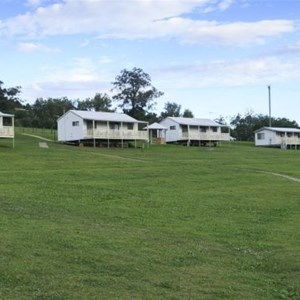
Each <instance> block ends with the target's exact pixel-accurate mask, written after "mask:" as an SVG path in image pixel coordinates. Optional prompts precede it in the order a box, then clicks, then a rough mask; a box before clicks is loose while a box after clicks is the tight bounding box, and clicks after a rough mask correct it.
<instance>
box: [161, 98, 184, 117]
mask: <svg viewBox="0 0 300 300" xmlns="http://www.w3.org/2000/svg"><path fill="white" fill-rule="evenodd" d="M164 109H165V110H164V111H163V112H161V118H162V119H164V118H167V117H180V116H181V113H180V110H181V105H179V104H177V103H175V102H167V103H166V104H165V107H164Z"/></svg>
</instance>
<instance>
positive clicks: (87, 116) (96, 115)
mask: <svg viewBox="0 0 300 300" xmlns="http://www.w3.org/2000/svg"><path fill="white" fill-rule="evenodd" d="M68 112H72V113H74V114H75V115H77V116H79V117H80V118H82V119H84V120H94V121H109V122H127V123H147V122H143V121H138V120H136V119H134V118H132V117H130V116H128V115H126V114H122V113H115V112H103V111H85V110H69V111H68Z"/></svg>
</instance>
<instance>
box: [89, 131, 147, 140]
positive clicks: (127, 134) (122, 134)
mask: <svg viewBox="0 0 300 300" xmlns="http://www.w3.org/2000/svg"><path fill="white" fill-rule="evenodd" d="M84 136H85V138H96V139H124V140H147V139H148V134H147V131H135V130H116V129H112V130H99V129H95V130H94V131H93V129H87V130H85V132H84Z"/></svg>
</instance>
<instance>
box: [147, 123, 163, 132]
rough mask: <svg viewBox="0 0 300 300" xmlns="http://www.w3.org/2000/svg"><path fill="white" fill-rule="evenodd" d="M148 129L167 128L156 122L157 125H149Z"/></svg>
mask: <svg viewBox="0 0 300 300" xmlns="http://www.w3.org/2000/svg"><path fill="white" fill-rule="evenodd" d="M148 129H159V130H163V129H167V127H165V126H162V125H160V124H158V123H156V122H155V123H153V124H151V125H149V126H148Z"/></svg>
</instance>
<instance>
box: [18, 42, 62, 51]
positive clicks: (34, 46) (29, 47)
mask: <svg viewBox="0 0 300 300" xmlns="http://www.w3.org/2000/svg"><path fill="white" fill-rule="evenodd" d="M18 50H19V51H21V52H47V53H50V52H59V51H60V50H59V49H58V48H49V47H47V46H44V45H42V44H39V43H20V44H19V45H18Z"/></svg>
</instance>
